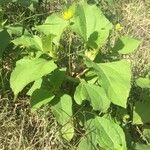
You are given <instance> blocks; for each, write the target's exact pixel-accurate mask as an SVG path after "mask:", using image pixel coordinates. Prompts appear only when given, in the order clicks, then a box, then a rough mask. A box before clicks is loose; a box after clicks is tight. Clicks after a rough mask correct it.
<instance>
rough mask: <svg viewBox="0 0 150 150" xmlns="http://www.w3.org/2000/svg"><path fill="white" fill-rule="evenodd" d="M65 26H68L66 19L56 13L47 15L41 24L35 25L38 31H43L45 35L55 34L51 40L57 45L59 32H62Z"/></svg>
mask: <svg viewBox="0 0 150 150" xmlns="http://www.w3.org/2000/svg"><path fill="white" fill-rule="evenodd" d="M67 26H68V21H66V20H64V19H63V18H62V17H60V16H58V15H56V14H52V15H50V16H49V17H47V19H46V21H45V23H44V24H43V25H39V26H37V27H36V29H37V30H38V31H39V32H42V33H44V34H45V35H49V34H53V35H56V37H55V38H54V40H53V42H54V43H55V44H56V45H58V44H59V40H60V37H61V34H62V33H63V31H64V30H65V28H66V27H67Z"/></svg>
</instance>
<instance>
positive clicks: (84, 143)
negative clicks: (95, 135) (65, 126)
mask: <svg viewBox="0 0 150 150" xmlns="http://www.w3.org/2000/svg"><path fill="white" fill-rule="evenodd" d="M93 142H95V141H94V139H92V138H91V139H90V137H89V136H87V137H83V138H81V140H80V143H79V145H78V149H77V150H96V148H95V147H96V144H95V143H93Z"/></svg>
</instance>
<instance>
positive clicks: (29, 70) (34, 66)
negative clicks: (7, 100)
mask: <svg viewBox="0 0 150 150" xmlns="http://www.w3.org/2000/svg"><path fill="white" fill-rule="evenodd" d="M56 68H57V66H56V65H55V64H54V62H53V61H47V60H45V59H42V58H39V59H29V58H23V59H21V60H19V61H17V63H16V67H15V69H14V70H13V72H12V74H11V77H10V86H11V88H12V90H13V92H14V94H15V95H17V94H18V93H19V92H20V91H21V90H22V89H23V88H24V87H25V86H26V85H27V84H29V83H30V82H33V81H35V80H38V79H39V78H41V77H42V76H45V75H47V74H49V73H51V72H52V71H53V70H55V69H56Z"/></svg>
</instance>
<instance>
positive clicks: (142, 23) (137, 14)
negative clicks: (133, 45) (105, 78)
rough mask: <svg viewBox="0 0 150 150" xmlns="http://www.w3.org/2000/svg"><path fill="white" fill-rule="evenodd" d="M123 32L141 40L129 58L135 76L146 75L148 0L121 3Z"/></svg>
mask: <svg viewBox="0 0 150 150" xmlns="http://www.w3.org/2000/svg"><path fill="white" fill-rule="evenodd" d="M120 8H121V9H122V18H123V24H124V25H125V27H126V30H125V33H127V34H129V35H132V36H133V37H136V38H137V39H140V40H141V41H142V44H141V46H140V47H139V49H138V50H137V51H136V52H135V53H134V54H132V55H129V56H128V57H129V59H130V60H131V61H132V64H133V72H134V75H135V76H146V75H148V71H149V69H150V2H149V1H148V0H145V1H144V0H143V1H142V0H130V1H129V2H128V3H122V5H121V7H120Z"/></svg>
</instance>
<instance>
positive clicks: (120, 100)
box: [86, 59, 131, 108]
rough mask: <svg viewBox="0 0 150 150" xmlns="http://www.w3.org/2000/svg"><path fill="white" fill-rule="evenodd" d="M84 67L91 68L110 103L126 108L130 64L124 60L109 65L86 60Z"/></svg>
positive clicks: (129, 86)
mask: <svg viewBox="0 0 150 150" xmlns="http://www.w3.org/2000/svg"><path fill="white" fill-rule="evenodd" d="M86 65H87V66H88V67H89V68H93V69H94V71H95V72H96V73H97V75H98V76H99V79H100V80H101V86H102V87H103V88H104V89H105V91H106V93H107V96H108V98H109V99H110V101H111V102H112V103H114V104H116V105H119V106H122V107H124V108H126V103H127V98H128V96H129V92H130V88H131V83H130V82H131V69H130V63H129V62H127V61H124V60H121V61H116V62H111V63H94V62H92V61H90V60H89V59H86Z"/></svg>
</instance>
